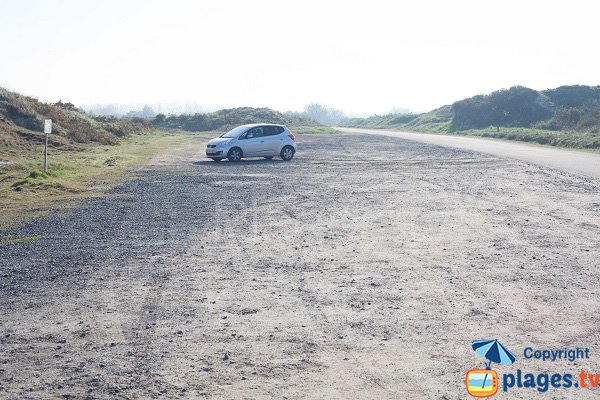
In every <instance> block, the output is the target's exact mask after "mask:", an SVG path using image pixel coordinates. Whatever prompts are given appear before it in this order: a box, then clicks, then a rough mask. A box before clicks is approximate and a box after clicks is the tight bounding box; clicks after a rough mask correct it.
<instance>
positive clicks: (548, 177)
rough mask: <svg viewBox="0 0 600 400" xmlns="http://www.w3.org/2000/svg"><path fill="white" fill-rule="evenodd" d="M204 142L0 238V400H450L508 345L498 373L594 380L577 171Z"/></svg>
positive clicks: (365, 139)
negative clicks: (488, 348) (545, 355)
mask: <svg viewBox="0 0 600 400" xmlns="http://www.w3.org/2000/svg"><path fill="white" fill-rule="evenodd" d="M203 140H205V139H201V138H199V139H198V146H197V148H195V149H193V151H191V152H190V153H189V154H183V155H181V154H180V155H174V154H169V153H166V154H164V155H162V156H161V157H159V158H157V159H155V160H153V161H152V162H151V163H150V164H149V165H147V166H146V167H145V168H143V169H140V170H139V171H137V172H136V173H135V174H134V175H133V176H132V177H131V179H130V180H129V181H127V182H125V183H123V184H122V185H120V186H118V187H116V188H115V189H114V190H113V191H112V192H111V193H110V194H109V195H108V196H106V197H102V198H94V199H89V200H86V201H83V202H81V203H80V204H79V206H78V207H75V208H74V209H73V210H72V212H71V213H70V214H69V215H63V216H54V217H48V218H43V219H40V220H38V221H35V222H34V223H31V224H29V225H27V226H24V227H22V228H20V229H19V230H17V231H15V232H13V236H15V237H39V239H38V240H33V241H28V242H21V243H17V244H13V245H10V246H4V247H0V398H2V399H56V398H62V399H104V398H111V399H132V398H144V399H148V398H170V399H180V398H181V399H183V398H189V399H197V398H211V399H212V398H219V399H220V398H227V399H230V398H236V399H238V398H252V399H254V398H276V399H305V398H310V399H322V398H328V399H347V398H361V399H407V398H410V399H427V400H431V399H437V400H441V399H463V398H466V397H467V395H466V393H465V388H464V377H465V373H466V371H468V370H470V369H473V368H481V367H482V366H483V359H481V358H480V357H478V356H477V355H476V354H475V353H474V352H473V351H472V350H471V347H470V343H471V341H472V340H474V339H489V338H497V339H500V340H501V342H502V343H503V344H504V345H506V346H507V347H508V348H509V349H510V350H512V351H513V352H514V353H515V354H517V357H518V364H515V365H514V366H502V365H494V369H495V370H496V371H498V373H500V374H502V373H504V372H511V371H512V372H514V371H515V370H516V368H520V369H522V370H524V371H528V372H529V371H534V372H535V371H539V372H542V371H546V372H550V373H553V372H560V373H564V372H576V373H578V371H580V370H581V369H586V370H588V371H591V372H594V371H600V365H599V362H600V358H599V357H598V356H597V355H596V353H597V352H598V349H600V333H599V331H598V326H599V324H600V316H599V314H598V313H597V311H596V308H597V305H598V298H599V295H600V289H598V284H597V283H598V280H599V277H600V269H599V268H598V260H599V259H600V235H598V232H599V229H600V197H599V196H598V193H599V191H600V183H599V181H598V180H597V179H594V178H582V177H580V176H577V175H573V174H570V173H564V172H561V171H557V170H554V169H552V168H545V167H540V166H536V165H533V164H529V163H525V162H521V161H518V160H514V159H510V158H502V157H495V156H491V155H486V154H483V153H478V152H469V151H464V150H458V149H454V148H447V147H440V146H435V145H431V144H425V143H420V142H417V141H414V140H403V139H392V138H389V137H384V136H377V135H357V134H334V135H298V141H299V149H300V150H299V152H298V154H297V155H296V157H295V158H294V160H293V161H291V162H289V163H286V162H283V161H278V160H272V161H267V160H244V161H242V162H240V163H228V162H221V163H214V162H212V161H206V160H205V159H204V158H202V148H203V143H204V142H203ZM374 150H375V151H374ZM527 346H532V347H534V348H537V349H555V348H564V347H571V346H579V347H582V346H585V347H589V348H590V349H591V354H592V358H591V359H590V360H580V361H578V363H577V365H574V364H572V363H568V362H561V363H548V362H546V363H543V362H541V361H534V360H525V359H523V358H522V356H521V355H522V351H523V349H524V348H525V347H527ZM532 393H534V394H532ZM590 393H591V392H590ZM586 395H587V392H582V391H581V390H580V391H577V390H570V391H569V390H557V389H556V390H555V389H551V390H549V391H548V392H546V393H543V394H540V393H538V392H537V391H535V392H532V391H531V389H529V391H528V390H527V389H524V388H521V389H514V390H513V391H511V392H508V393H502V394H501V396H502V398H507V399H522V398H533V397H534V396H535V397H536V398H538V397H539V398H561V399H581V398H586Z"/></svg>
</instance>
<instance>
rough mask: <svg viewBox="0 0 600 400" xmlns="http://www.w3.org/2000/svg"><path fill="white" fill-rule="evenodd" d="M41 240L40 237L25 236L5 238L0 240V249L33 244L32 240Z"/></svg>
mask: <svg viewBox="0 0 600 400" xmlns="http://www.w3.org/2000/svg"><path fill="white" fill-rule="evenodd" d="M41 238H42V237H41V236H25V237H16V238H13V237H7V238H5V239H3V240H0V247H3V246H10V245H11V244H18V243H26V242H33V241H34V240H39V239H41Z"/></svg>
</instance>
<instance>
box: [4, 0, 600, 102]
mask: <svg viewBox="0 0 600 400" xmlns="http://www.w3.org/2000/svg"><path fill="white" fill-rule="evenodd" d="M594 3H595V2H594V1H577V0H569V1H566V0H565V1H560V2H558V1H556V2H555V1H527V0H519V1H512V0H502V1H491V0H488V1H484V0H476V1H460V0H452V1H450V0H446V1H425V0H419V1H377V0H368V1H349V0H346V1H327V0H318V1H312V0H302V1H296V0H294V1H284V0H272V1H271V0H265V1H249V0H248V1H225V0H220V1H201V0H196V1H194V0H188V1H186V0H179V1H178V0H169V1H167V0H162V1H152V0H143V1H142V0H139V1H138V0H131V1H127V0H120V1H83V0H79V1H71V0H64V1H61V0H39V1H33V0H0V35H1V36H0V37H1V38H2V46H1V55H0V85H2V86H5V87H7V88H9V89H12V90H16V91H19V92H22V93H25V94H29V95H33V96H35V97H38V98H40V99H42V100H48V101H57V100H58V99H62V100H63V101H66V100H68V101H71V102H73V103H75V104H77V105H84V104H88V105H89V104H95V103H113V102H118V103H150V104H153V103H159V102H184V101H195V102H197V103H198V104H201V105H204V106H206V107H211V108H214V107H231V106H241V105H248V106H269V107H272V108H275V109H279V110H288V109H294V110H299V109H302V108H303V107H304V105H305V104H307V103H309V102H320V103H322V104H325V105H327V106H331V107H335V108H340V109H342V110H345V111H347V112H352V113H361V114H363V113H372V112H378V113H384V112H387V111H389V110H390V109H391V108H393V107H406V108H411V109H413V110H418V111H422V110H428V109H432V108H434V107H437V106H441V105H444V104H447V103H450V102H452V101H454V100H459V99H461V98H464V97H467V96H471V95H474V94H479V93H487V92H490V91H492V90H496V89H499V88H506V87H509V86H513V85H524V86H529V87H533V88H535V89H545V88H549V87H556V86H560V85H565V84H577V83H581V84H590V85H597V84H600V51H598V46H599V44H598V40H599V39H600V27H599V25H598V16H599V15H600V12H599V11H600V7H598V6H595V5H594Z"/></svg>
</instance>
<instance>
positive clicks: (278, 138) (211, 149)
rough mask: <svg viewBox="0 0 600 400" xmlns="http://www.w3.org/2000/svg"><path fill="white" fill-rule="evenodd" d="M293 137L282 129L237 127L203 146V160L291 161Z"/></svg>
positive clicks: (294, 148) (253, 126) (283, 126)
mask: <svg viewBox="0 0 600 400" xmlns="http://www.w3.org/2000/svg"><path fill="white" fill-rule="evenodd" d="M295 140H296V137H295V136H294V134H293V133H292V132H290V130H289V129H288V128H287V126H285V125H275V124H250V125H242V126H238V127H237V128H234V129H232V130H230V131H229V132H227V133H226V134H224V135H222V136H220V137H218V138H215V139H212V140H210V141H209V142H208V143H207V144H206V157H208V158H211V159H213V160H214V161H221V160H223V159H225V158H227V159H228V160H229V161H240V160H241V159H242V158H245V157H264V158H267V159H271V158H273V157H275V156H279V157H281V159H282V160H284V161H290V160H291V159H292V158H294V154H295V153H296V149H297V148H298V146H297V145H296V142H295Z"/></svg>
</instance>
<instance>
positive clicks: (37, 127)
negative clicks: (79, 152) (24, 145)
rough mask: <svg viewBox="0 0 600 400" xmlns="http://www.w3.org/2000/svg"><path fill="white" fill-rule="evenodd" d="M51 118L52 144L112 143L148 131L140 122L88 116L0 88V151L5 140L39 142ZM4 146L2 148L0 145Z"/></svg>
mask: <svg viewBox="0 0 600 400" xmlns="http://www.w3.org/2000/svg"><path fill="white" fill-rule="evenodd" d="M48 118H49V119H52V122H53V124H52V133H53V136H52V138H53V141H55V142H56V143H55V144H57V145H58V144H67V143H91V142H96V143H101V144H115V143H117V139H118V138H119V137H123V136H127V135H129V134H131V133H135V132H140V131H144V130H147V129H148V126H147V125H145V124H143V121H124V120H119V119H116V118H110V117H92V116H90V115H88V114H85V113H83V112H80V111H79V110H77V109H76V108H75V106H74V105H73V104H71V103H63V102H58V103H55V104H50V103H43V102H41V101H38V100H37V99H34V98H32V97H28V96H23V95H21V94H18V93H15V92H11V91H8V90H6V89H4V88H0V135H1V136H0V149H1V148H2V147H4V148H6V147H7V145H8V143H7V142H8V141H20V142H32V141H33V142H35V141H40V140H43V137H44V135H43V133H42V132H43V126H44V120H45V119H48ZM2 143H4V146H2Z"/></svg>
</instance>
